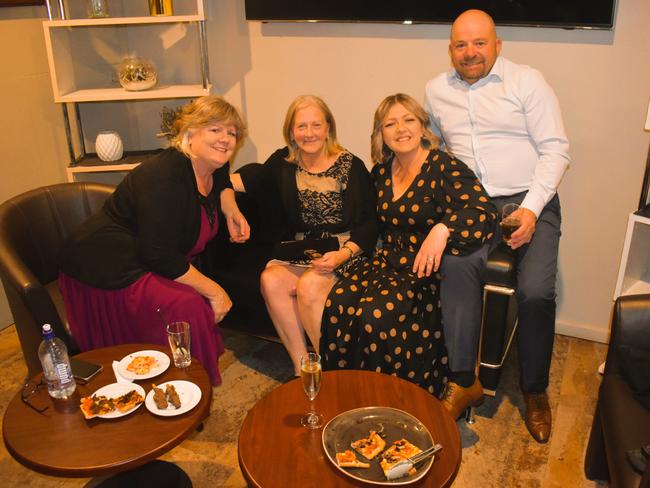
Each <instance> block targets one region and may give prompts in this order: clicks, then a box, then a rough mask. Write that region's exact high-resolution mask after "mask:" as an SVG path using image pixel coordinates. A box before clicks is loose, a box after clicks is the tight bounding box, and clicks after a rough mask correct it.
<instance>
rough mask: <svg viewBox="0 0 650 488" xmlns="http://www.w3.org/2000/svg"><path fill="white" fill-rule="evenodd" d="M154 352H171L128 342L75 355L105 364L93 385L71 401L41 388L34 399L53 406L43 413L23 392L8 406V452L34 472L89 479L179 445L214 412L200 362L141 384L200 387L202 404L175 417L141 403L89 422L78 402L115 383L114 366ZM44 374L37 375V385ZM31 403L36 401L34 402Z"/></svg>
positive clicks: (5, 434)
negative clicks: (173, 382)
mask: <svg viewBox="0 0 650 488" xmlns="http://www.w3.org/2000/svg"><path fill="white" fill-rule="evenodd" d="M145 349H155V350H158V351H162V352H164V353H166V354H168V355H169V349H168V348H165V347H162V346H158V345H154V344H125V345H119V346H112V347H107V348H103V349H96V350H94V351H88V352H85V353H82V354H79V355H78V356H76V357H77V358H79V359H82V360H84V361H88V362H92V363H98V364H102V365H103V366H104V370H103V371H102V372H101V373H99V374H98V375H97V376H95V377H94V378H93V379H91V380H90V382H88V384H85V385H81V384H77V390H76V392H75V393H74V394H73V396H72V398H70V399H69V400H55V399H53V398H51V397H50V396H49V395H48V393H47V388H46V387H44V388H41V389H40V390H39V392H38V393H37V394H36V396H35V397H34V400H33V404H35V405H37V406H39V407H40V406H44V405H48V406H49V408H48V409H47V410H46V411H45V412H43V413H42V414H41V413H38V412H36V411H35V410H33V409H31V408H30V407H29V406H27V405H25V404H24V403H23V401H22V400H21V391H18V393H17V394H16V395H15V396H14V398H13V399H12V400H11V402H9V405H8V406H7V410H6V411H5V414H4V420H3V423H2V434H3V438H4V441H5V445H6V446H7V450H8V451H9V452H10V453H11V455H12V456H13V457H14V458H16V459H17V460H18V461H19V462H21V463H22V464H24V465H25V466H27V467H28V468H31V469H33V470H35V471H40V472H42V473H46V474H50V475H54V476H69V477H87V476H98V475H104V474H110V473H115V472H119V471H125V470H128V469H132V468H135V467H137V466H140V465H142V464H144V463H146V462H148V461H151V460H153V459H155V458H157V457H158V456H160V455H161V454H163V453H165V452H167V451H169V450H170V449H172V448H173V447H175V446H176V445H178V444H180V443H181V442H182V441H183V439H185V438H186V437H187V436H189V435H190V434H191V433H192V432H194V431H195V430H196V428H197V427H198V426H199V425H200V423H201V422H202V421H203V420H204V419H205V418H206V417H207V416H208V415H209V413H210V403H211V401H212V386H211V384H210V379H209V377H208V375H207V373H206V371H205V369H203V366H201V365H200V364H199V363H198V361H196V360H193V361H192V364H191V366H190V367H189V368H187V369H185V370H181V369H178V368H175V367H174V364H173V361H172V363H171V365H170V367H169V368H168V369H167V371H165V372H164V373H163V374H161V375H159V376H156V377H154V378H151V379H148V380H144V381H137V382H136V383H138V384H140V385H141V386H142V387H143V388H144V390H145V392H146V393H148V392H149V390H151V383H152V382H155V383H157V384H160V383H164V382H166V381H171V380H187V381H191V382H193V383H196V384H197V385H198V386H199V388H200V389H201V400H200V401H199V404H198V405H197V406H196V407H194V408H193V409H192V410H190V411H189V412H186V413H184V414H181V415H178V416H175V417H159V416H156V415H153V414H152V413H150V412H149V411H148V410H147V408H146V407H145V405H141V406H140V407H139V408H138V409H137V410H136V411H134V412H133V413H131V414H129V415H126V416H124V417H120V418H115V419H100V418H94V419H90V420H85V419H84V416H83V414H82V413H81V410H80V409H79V399H80V398H81V397H82V396H89V395H91V394H92V393H93V392H95V391H96V390H97V389H98V388H101V387H102V386H104V385H107V384H110V383H114V382H115V375H114V374H113V369H112V366H111V364H112V362H113V361H114V360H120V359H122V358H123V357H124V356H126V355H128V354H131V353H133V352H136V351H140V350H145ZM41 376H42V373H39V375H37V376H36V377H35V379H36V380H37V381H38V380H39V379H40V377H41ZM30 400H31V399H30Z"/></svg>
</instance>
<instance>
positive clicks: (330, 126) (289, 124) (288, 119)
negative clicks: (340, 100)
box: [282, 95, 344, 161]
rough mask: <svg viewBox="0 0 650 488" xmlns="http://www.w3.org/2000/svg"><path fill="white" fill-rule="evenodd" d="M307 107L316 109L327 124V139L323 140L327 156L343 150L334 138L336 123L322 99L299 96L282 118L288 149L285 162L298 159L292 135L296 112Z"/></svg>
mask: <svg viewBox="0 0 650 488" xmlns="http://www.w3.org/2000/svg"><path fill="white" fill-rule="evenodd" d="M309 105H313V106H315V107H317V108H318V109H319V110H320V111H321V112H322V113H323V117H324V118H325V122H326V123H327V139H326V140H325V151H327V155H328V156H332V155H334V154H337V153H339V152H341V151H343V150H344V149H343V147H342V146H341V145H340V144H339V141H338V139H337V138H336V122H335V121H334V115H332V111H331V110H330V108H329V107H328V106H327V104H326V103H325V102H324V101H323V99H322V98H320V97H317V96H316V95H300V96H299V97H296V98H295V100H294V101H293V102H291V105H289V108H288V109H287V115H286V116H285V118H284V125H283V127H282V135H283V136H284V142H286V144H287V147H288V148H289V155H288V156H287V158H286V159H287V161H296V160H297V159H298V145H297V144H296V141H294V140H293V135H292V133H293V123H294V121H295V119H296V112H298V110H300V109H301V108H305V107H306V106H309Z"/></svg>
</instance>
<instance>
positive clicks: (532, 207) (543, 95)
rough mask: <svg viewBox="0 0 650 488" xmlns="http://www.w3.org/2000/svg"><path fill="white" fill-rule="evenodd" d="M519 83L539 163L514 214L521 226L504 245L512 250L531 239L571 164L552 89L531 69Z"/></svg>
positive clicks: (560, 116)
mask: <svg viewBox="0 0 650 488" xmlns="http://www.w3.org/2000/svg"><path fill="white" fill-rule="evenodd" d="M521 83H522V85H521V86H522V91H523V97H522V103H523V106H524V107H523V108H524V114H525V117H526V126H527V128H528V133H529V134H530V137H531V139H532V140H533V142H534V144H535V148H536V150H537V153H538V154H539V160H538V162H537V165H536V166H535V172H534V176H533V180H532V182H531V185H530V187H529V189H528V193H527V194H526V197H525V198H524V200H523V202H521V208H520V209H519V210H517V212H515V215H516V216H518V217H519V219H520V221H521V226H520V227H519V229H517V230H516V231H515V232H514V233H513V234H512V238H511V239H510V241H509V242H508V245H509V246H510V247H511V248H512V249H517V248H518V247H521V246H523V245H524V244H527V243H528V242H530V240H531V239H532V238H533V234H534V233H535V229H536V223H537V218H538V217H539V215H540V213H541V212H542V209H543V208H544V206H546V204H547V203H548V202H549V201H550V200H551V198H553V196H554V195H555V193H556V192H557V188H558V186H559V185H560V182H561V181H562V177H563V176H564V173H565V172H566V170H567V168H568V167H569V163H570V162H571V158H570V157H569V141H568V139H567V136H566V133H565V131H564V124H563V122H562V113H561V111H560V104H559V102H558V99H557V97H556V96H555V93H554V92H553V89H552V88H551V87H550V85H549V84H548V83H546V80H544V77H543V76H542V75H541V73H539V71H537V70H533V69H531V70H530V71H529V72H527V73H526V75H525V76H523V77H522V80H521Z"/></svg>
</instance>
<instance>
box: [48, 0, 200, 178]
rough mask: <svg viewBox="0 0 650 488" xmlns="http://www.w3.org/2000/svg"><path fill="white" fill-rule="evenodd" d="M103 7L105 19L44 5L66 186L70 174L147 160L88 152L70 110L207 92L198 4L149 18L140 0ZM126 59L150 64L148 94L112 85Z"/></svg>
mask: <svg viewBox="0 0 650 488" xmlns="http://www.w3.org/2000/svg"><path fill="white" fill-rule="evenodd" d="M108 3H109V8H110V9H111V10H110V14H111V17H106V18H86V17H85V16H86V11H85V0H67V1H66V0H57V2H56V4H54V2H53V1H52V0H46V4H47V9H48V15H49V20H46V21H44V22H43V31H44V35H45V47H46V52H47V59H48V63H49V68H50V79H51V83H52V91H53V95H54V101H55V102H56V103H61V104H62V107H63V114H64V120H65V125H66V135H67V139H68V149H69V153H70V160H71V161H70V167H69V168H68V171H67V175H68V180H69V181H73V180H74V177H75V174H77V173H94V172H112V171H130V170H131V169H133V168H134V167H136V166H137V165H138V164H139V163H140V162H141V161H142V160H143V159H146V157H147V155H148V154H150V153H148V152H147V151H142V150H136V151H126V152H125V157H124V158H123V159H122V160H120V161H116V162H113V163H108V164H104V163H102V162H101V161H99V160H98V159H97V158H96V156H95V155H93V154H87V151H86V141H87V140H88V137H86V136H88V135H87V134H84V129H83V121H82V117H81V115H80V110H79V107H78V105H77V104H80V103H89V102H115V101H127V102H128V101H153V100H165V99H184V98H195V97H199V96H203V95H208V94H209V93H210V89H211V85H210V82H209V66H208V54H207V36H206V30H205V14H204V9H203V0H174V12H175V15H171V16H159V17H154V16H150V15H148V13H149V12H148V8H147V2H146V1H145V0H138V1H136V0H121V1H120V0H114V1H112V2H108ZM189 29H195V30H196V37H192V36H191V35H190V33H189V32H188V30H189ZM129 55H137V56H140V57H143V58H146V59H150V60H152V61H153V63H154V65H155V66H156V69H157V72H158V84H157V85H156V86H155V87H154V88H152V89H150V90H144V91H127V90H125V89H123V88H122V87H121V86H120V85H119V83H118V82H117V77H116V74H115V73H116V68H117V66H118V65H119V63H120V62H121V61H122V59H123V58H125V57H127V56H129ZM71 119H72V121H71ZM137 149H143V148H137Z"/></svg>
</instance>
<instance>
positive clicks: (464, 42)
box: [449, 10, 501, 84]
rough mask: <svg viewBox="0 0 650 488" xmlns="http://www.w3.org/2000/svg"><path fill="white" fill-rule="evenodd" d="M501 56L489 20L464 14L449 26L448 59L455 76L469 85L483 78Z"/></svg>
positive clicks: (478, 12)
mask: <svg viewBox="0 0 650 488" xmlns="http://www.w3.org/2000/svg"><path fill="white" fill-rule="evenodd" d="M500 52H501V39H499V38H497V30H496V27H495V25H494V21H493V20H492V17H490V16H489V15H488V14H486V13H485V12H483V11H482V10H466V11H465V12H463V13H462V14H460V15H459V16H458V17H457V18H456V20H455V21H454V23H453V24H452V26H451V36H450V39H449V55H450V56H451V62H452V64H453V65H454V68H456V71H457V72H458V74H459V75H460V76H461V78H463V80H465V81H466V82H467V83H469V84H473V83H476V82H477V81H478V80H480V79H481V78H483V77H484V76H487V74H488V73H489V72H490V70H491V69H492V66H494V62H495V61H496V59H497V56H498V55H499V53H500Z"/></svg>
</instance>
